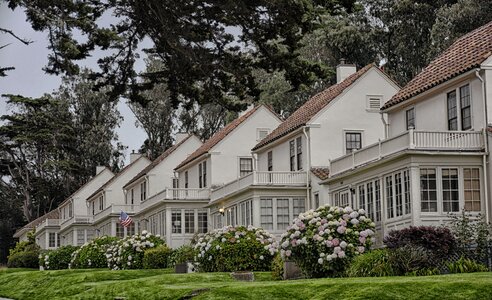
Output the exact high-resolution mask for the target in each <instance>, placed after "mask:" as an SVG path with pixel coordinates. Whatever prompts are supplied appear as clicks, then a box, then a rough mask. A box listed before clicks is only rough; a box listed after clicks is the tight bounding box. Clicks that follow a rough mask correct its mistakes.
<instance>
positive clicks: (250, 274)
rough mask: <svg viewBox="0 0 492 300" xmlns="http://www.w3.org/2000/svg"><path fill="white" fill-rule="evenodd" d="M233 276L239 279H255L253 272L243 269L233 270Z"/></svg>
mask: <svg viewBox="0 0 492 300" xmlns="http://www.w3.org/2000/svg"><path fill="white" fill-rule="evenodd" d="M231 277H232V278H234V279H236V280H238V281H254V280H255V274H253V272H248V271H241V272H232V273H231Z"/></svg>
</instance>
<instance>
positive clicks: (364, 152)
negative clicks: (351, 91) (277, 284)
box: [322, 22, 492, 236]
mask: <svg viewBox="0 0 492 300" xmlns="http://www.w3.org/2000/svg"><path fill="white" fill-rule="evenodd" d="M491 37H492V22H491V23H489V24H487V25H485V26H483V27H480V28H478V29H476V30H474V31H472V32H470V33H468V34H466V35H465V36H463V37H461V38H460V39H458V40H457V41H456V42H454V43H453V44H452V45H451V46H450V47H449V48H448V49H447V50H446V51H444V52H443V53H442V54H441V55H439V56H438V57H437V58H436V59H434V60H433V61H432V62H431V63H430V64H429V65H428V66H427V67H426V68H425V69H424V70H422V72H421V73H420V74H418V75H417V76H416V77H415V78H413V79H412V80H411V81H410V82H409V83H408V84H407V85H406V86H405V87H404V88H402V89H401V90H400V91H399V92H398V93H397V94H396V95H394V96H393V97H392V98H391V99H390V100H389V101H387V102H386V103H385V104H384V106H383V107H382V112H384V113H385V114H387V118H386V119H385V124H386V126H387V133H388V137H387V138H386V139H384V140H381V141H379V142H376V143H373V144H369V145H366V146H365V147H363V148H362V149H359V150H358V151H355V152H353V153H349V154H347V155H344V156H341V157H339V158H336V159H333V160H331V163H330V166H331V168H330V176H329V178H328V179H325V180H324V181H323V182H322V184H323V185H326V186H327V187H328V190H329V196H330V200H329V202H330V203H331V204H334V205H341V206H346V205H351V206H354V207H360V208H364V209H365V210H366V211H367V213H368V215H369V217H370V218H372V219H374V220H375V221H376V224H377V229H378V230H377V232H378V233H379V234H380V235H381V236H384V234H385V233H387V232H388V231H389V230H391V229H399V228H402V227H406V226H410V225H414V226H417V225H439V224H441V223H443V222H445V221H446V220H447V219H448V214H455V213H458V212H459V211H460V210H461V209H463V208H464V209H466V210H467V211H469V212H472V213H475V214H477V213H482V214H485V215H486V219H487V221H489V220H490V213H491V211H490V206H491V205H490V203H489V201H488V199H489V197H490V196H489V193H490V192H489V191H490V188H491V187H490V185H491V181H490V176H491V165H490V162H489V160H490V157H489V155H488V152H489V150H488V145H489V143H490V139H491V134H490V132H491V131H490V127H489V126H488V124H489V120H490V117H491V113H492V105H491V102H490V101H492V38H491Z"/></svg>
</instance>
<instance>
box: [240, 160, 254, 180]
mask: <svg viewBox="0 0 492 300" xmlns="http://www.w3.org/2000/svg"><path fill="white" fill-rule="evenodd" d="M251 172H253V159H252V158H249V157H248V158H246V157H245V158H239V176H244V175H248V174H249V173H251Z"/></svg>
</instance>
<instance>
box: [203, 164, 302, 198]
mask: <svg viewBox="0 0 492 300" xmlns="http://www.w3.org/2000/svg"><path fill="white" fill-rule="evenodd" d="M306 184H307V174H306V172H303V171H299V172H268V171H253V172H252V173H249V174H248V175H245V176H242V177H239V178H238V179H236V180H234V181H231V182H229V183H226V184H225V185H223V186H221V187H219V188H217V189H214V190H213V191H212V195H211V196H210V199H211V202H213V201H215V200H218V199H221V198H224V197H226V196H229V195H231V194H233V193H235V192H238V191H240V190H243V189H245V188H247V187H250V186H306Z"/></svg>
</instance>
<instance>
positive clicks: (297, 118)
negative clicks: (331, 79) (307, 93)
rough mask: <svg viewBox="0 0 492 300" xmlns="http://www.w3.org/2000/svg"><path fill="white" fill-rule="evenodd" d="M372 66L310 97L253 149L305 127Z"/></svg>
mask: <svg viewBox="0 0 492 300" xmlns="http://www.w3.org/2000/svg"><path fill="white" fill-rule="evenodd" d="M372 67H375V65H374V64H369V65H367V66H365V67H364V68H362V69H360V70H359V71H357V72H355V73H354V74H352V75H350V76H349V77H347V78H346V79H345V80H343V81H342V82H340V83H337V84H334V85H332V86H330V87H329V88H327V89H325V90H324V91H322V92H320V93H318V94H316V95H314V96H313V97H311V98H310V99H309V100H308V101H306V103H304V104H303V105H302V106H301V107H299V108H298V109H297V110H296V111H295V112H294V113H292V114H291V115H290V116H289V117H288V118H287V119H286V120H285V121H284V122H282V124H280V125H279V126H278V127H277V128H275V130H273V131H272V132H271V133H270V134H269V135H267V136H266V137H265V138H264V139H263V140H261V141H260V142H259V143H258V144H257V145H256V146H255V147H254V148H253V151H254V150H257V149H259V148H261V147H263V146H266V145H267V144H270V143H271V142H273V141H275V140H277V139H279V138H281V137H283V136H285V135H287V134H289V133H291V132H293V131H294V130H296V129H298V128H300V127H302V126H304V125H306V124H307V123H308V122H309V121H310V120H311V118H313V117H314V116H315V115H316V114H317V113H318V112H319V111H320V110H321V109H323V108H324V107H325V106H326V105H328V103H330V102H331V101H332V100H333V99H335V98H336V97H338V96H339V95H340V94H342V93H343V91H345V90H346V89H347V88H348V87H350V86H351V85H352V84H353V83H354V82H355V81H357V79H359V78H360V77H361V76H362V75H364V74H365V73H366V72H367V71H368V70H370V69H371V68H372Z"/></svg>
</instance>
